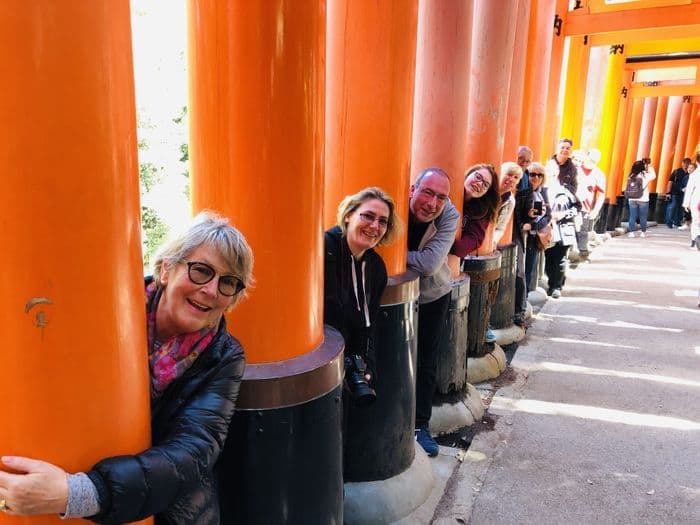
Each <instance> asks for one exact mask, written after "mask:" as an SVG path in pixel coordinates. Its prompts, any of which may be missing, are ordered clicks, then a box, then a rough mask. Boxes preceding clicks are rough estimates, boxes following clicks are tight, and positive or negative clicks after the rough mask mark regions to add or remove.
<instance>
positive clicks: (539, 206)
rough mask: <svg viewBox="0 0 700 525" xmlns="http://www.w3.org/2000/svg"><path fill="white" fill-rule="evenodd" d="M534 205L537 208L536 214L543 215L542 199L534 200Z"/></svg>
mask: <svg viewBox="0 0 700 525" xmlns="http://www.w3.org/2000/svg"><path fill="white" fill-rule="evenodd" d="M532 207H533V208H534V209H535V215H542V201H535V202H533V203H532Z"/></svg>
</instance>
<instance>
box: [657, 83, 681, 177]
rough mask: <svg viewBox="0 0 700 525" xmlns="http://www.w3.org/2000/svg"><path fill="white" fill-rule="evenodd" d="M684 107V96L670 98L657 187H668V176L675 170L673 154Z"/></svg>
mask: <svg viewBox="0 0 700 525" xmlns="http://www.w3.org/2000/svg"><path fill="white" fill-rule="evenodd" d="M682 109H683V97H682V96H678V97H669V98H668V113H667V114H666V124H665V126H664V140H663V144H662V145H661V160H660V162H659V171H658V172H657V177H656V187H657V188H666V182H667V181H668V177H669V176H670V175H671V171H673V169H674V166H673V154H674V152H675V149H676V138H677V137H678V124H679V123H680V120H681V110H682Z"/></svg>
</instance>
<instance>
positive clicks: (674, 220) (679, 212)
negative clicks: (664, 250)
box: [666, 157, 691, 228]
mask: <svg viewBox="0 0 700 525" xmlns="http://www.w3.org/2000/svg"><path fill="white" fill-rule="evenodd" d="M690 163H691V160H690V158H688V157H686V158H684V159H683V162H682V163H681V167H680V168H677V169H675V170H673V172H671V175H670V176H669V178H668V184H667V185H666V226H667V227H668V228H673V227H674V226H675V227H676V228H678V227H679V226H680V225H681V221H682V220H683V206H682V203H683V189H682V187H681V185H682V183H683V178H684V177H685V176H686V175H687V174H688V166H690Z"/></svg>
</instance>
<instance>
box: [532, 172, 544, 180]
mask: <svg viewBox="0 0 700 525" xmlns="http://www.w3.org/2000/svg"><path fill="white" fill-rule="evenodd" d="M529 175H530V177H537V178H538V179H544V173H537V172H535V173H533V172H530V173H529Z"/></svg>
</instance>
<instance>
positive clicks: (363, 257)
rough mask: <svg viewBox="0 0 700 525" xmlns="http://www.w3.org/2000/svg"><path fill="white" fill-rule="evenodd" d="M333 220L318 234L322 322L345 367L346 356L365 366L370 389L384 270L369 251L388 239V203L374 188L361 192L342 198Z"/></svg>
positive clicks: (391, 211) (391, 229)
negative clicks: (334, 333)
mask: <svg viewBox="0 0 700 525" xmlns="http://www.w3.org/2000/svg"><path fill="white" fill-rule="evenodd" d="M337 219H338V222H337V224H336V225H335V226H334V227H332V228H331V229H329V230H328V231H326V233H325V234H324V242H325V259H324V260H325V267H324V291H323V298H324V300H323V305H324V322H325V323H326V324H328V325H330V326H332V327H333V328H335V329H336V330H338V331H339V332H340V333H341V334H342V336H343V339H344V340H345V356H346V363H347V358H348V357H349V356H359V357H360V358H362V360H363V361H364V362H365V363H366V365H367V370H366V373H365V379H366V380H367V381H368V382H369V383H370V384H371V383H372V382H373V379H374V376H375V374H376V372H377V369H376V359H375V356H374V332H375V328H376V320H377V315H378V313H379V307H380V300H381V297H382V293H383V292H384V288H385V287H386V283H387V273H386V266H385V265H384V261H383V260H382V258H381V257H380V256H379V254H377V252H375V251H374V248H375V247H376V246H379V245H382V244H386V243H388V242H390V241H391V240H393V238H394V235H395V232H396V227H397V222H396V221H397V217H396V212H395V206H394V201H393V200H392V199H391V197H389V196H388V195H387V194H386V193H385V192H384V191H382V190H381V189H379V188H366V189H364V190H362V191H360V192H358V193H356V194H354V195H350V196H348V197H345V199H343V201H342V202H341V203H340V205H339V206H338V217H337Z"/></svg>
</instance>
